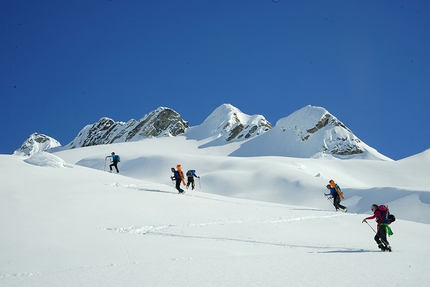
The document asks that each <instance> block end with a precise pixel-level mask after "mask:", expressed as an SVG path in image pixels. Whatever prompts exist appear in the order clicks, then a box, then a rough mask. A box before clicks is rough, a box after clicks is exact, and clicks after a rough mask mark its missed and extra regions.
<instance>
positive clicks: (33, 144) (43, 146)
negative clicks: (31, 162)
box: [14, 133, 61, 156]
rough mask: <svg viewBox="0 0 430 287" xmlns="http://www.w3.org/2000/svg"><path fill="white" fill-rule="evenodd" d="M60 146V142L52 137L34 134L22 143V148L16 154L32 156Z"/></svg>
mask: <svg viewBox="0 0 430 287" xmlns="http://www.w3.org/2000/svg"><path fill="white" fill-rule="evenodd" d="M60 146H61V144H60V142H58V141H57V140H55V139H54V138H51V137H50V136H47V135H44V134H39V133H33V134H31V135H30V136H29V137H28V138H27V139H26V140H25V141H24V142H23V143H22V145H21V147H20V148H19V149H17V150H16V151H15V152H14V154H15V155H26V156H31V155H33V154H35V153H37V152H39V151H45V150H49V149H51V148H55V147H60Z"/></svg>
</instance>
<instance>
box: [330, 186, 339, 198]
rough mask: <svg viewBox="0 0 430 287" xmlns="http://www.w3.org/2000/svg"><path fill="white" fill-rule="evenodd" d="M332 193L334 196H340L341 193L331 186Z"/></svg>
mask: <svg viewBox="0 0 430 287" xmlns="http://www.w3.org/2000/svg"><path fill="white" fill-rule="evenodd" d="M330 195H331V196H332V197H335V196H338V195H339V194H338V193H337V191H336V189H334V188H333V187H330Z"/></svg>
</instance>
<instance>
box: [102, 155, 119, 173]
mask: <svg viewBox="0 0 430 287" xmlns="http://www.w3.org/2000/svg"><path fill="white" fill-rule="evenodd" d="M108 157H111V158H112V160H111V164H110V165H109V168H110V171H109V172H112V167H113V166H114V167H115V169H116V173H119V170H118V163H119V161H120V159H119V155H117V154H115V152H112V153H111V155H108V156H107V157H106V158H105V160H106V159H107V158H108Z"/></svg>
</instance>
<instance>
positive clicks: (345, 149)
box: [231, 106, 391, 160]
mask: <svg viewBox="0 0 430 287" xmlns="http://www.w3.org/2000/svg"><path fill="white" fill-rule="evenodd" d="M231 155H233V156H287V157H302V158H320V157H326V156H330V157H332V156H334V157H337V158H345V159H346V158H356V159H377V160H391V159H389V158H388V157H386V156H384V155H382V154H380V153H378V152H377V151H376V150H375V149H373V148H371V147H369V146H368V145H366V144H365V143H363V142H362V141H361V140H360V139H359V138H358V137H357V136H355V135H354V134H353V133H352V131H351V130H350V129H348V128H347V127H346V126H345V125H344V124H343V123H342V122H341V121H339V120H338V119H337V118H336V117H334V116H333V115H331V114H330V113H329V112H328V111H327V110H326V109H324V108H322V107H313V106H306V107H304V108H302V109H300V110H298V111H296V112H294V113H293V114H291V115H290V116H288V117H286V118H283V119H280V120H279V121H278V122H277V123H276V125H275V127H274V128H273V129H272V130H270V131H268V132H267V133H265V134H264V135H261V136H260V137H258V138H256V139H255V140H253V141H248V142H246V143H244V144H243V145H242V147H241V148H240V149H238V150H237V151H235V152H233V153H232V154H231Z"/></svg>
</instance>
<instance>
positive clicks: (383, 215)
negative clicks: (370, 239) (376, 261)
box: [362, 204, 396, 252]
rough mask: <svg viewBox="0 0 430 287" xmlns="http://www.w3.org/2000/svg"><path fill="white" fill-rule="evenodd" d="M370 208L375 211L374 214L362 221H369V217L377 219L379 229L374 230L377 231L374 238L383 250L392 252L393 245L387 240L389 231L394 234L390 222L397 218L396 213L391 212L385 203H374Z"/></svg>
mask: <svg viewBox="0 0 430 287" xmlns="http://www.w3.org/2000/svg"><path fill="white" fill-rule="evenodd" d="M370 209H371V210H372V211H373V215H372V216H369V217H366V218H365V219H363V221H362V223H364V222H366V223H367V220H369V219H375V220H376V223H377V231H375V230H373V231H375V233H376V235H375V237H374V239H375V241H376V243H377V244H378V247H379V248H380V249H381V250H382V251H389V252H391V246H390V243H389V242H388V240H387V233H388V235H389V236H391V235H392V234H393V232H392V230H391V228H390V226H389V224H390V223H391V222H394V221H395V220H396V218H395V217H394V215H392V214H390V213H389V210H388V207H387V206H385V205H377V204H373V205H372V206H371V207H370ZM367 224H369V223H367ZM369 226H370V225H369ZM372 229H373V228H372Z"/></svg>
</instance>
